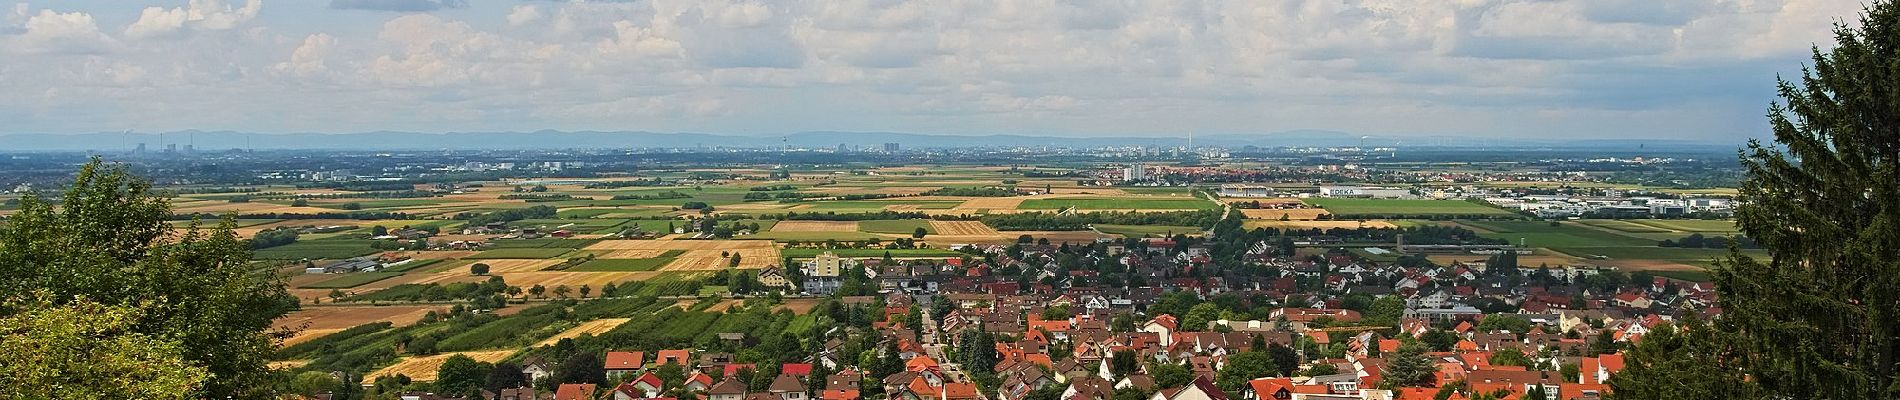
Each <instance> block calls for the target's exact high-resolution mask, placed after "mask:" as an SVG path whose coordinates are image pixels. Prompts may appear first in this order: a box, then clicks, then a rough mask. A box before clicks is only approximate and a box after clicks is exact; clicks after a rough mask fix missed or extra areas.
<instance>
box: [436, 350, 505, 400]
mask: <svg viewBox="0 0 1900 400" xmlns="http://www.w3.org/2000/svg"><path fill="white" fill-rule="evenodd" d="M492 369H494V366H493V365H489V364H488V363H485V362H480V361H475V359H473V358H469V357H468V356H465V355H461V354H456V355H453V356H449V359H448V360H444V361H442V366H440V367H436V374H435V390H436V392H437V393H441V394H443V395H448V396H463V397H466V396H472V395H476V394H481V389H482V387H483V386H486V383H487V382H486V380H487V379H488V373H489V372H491V370H492Z"/></svg>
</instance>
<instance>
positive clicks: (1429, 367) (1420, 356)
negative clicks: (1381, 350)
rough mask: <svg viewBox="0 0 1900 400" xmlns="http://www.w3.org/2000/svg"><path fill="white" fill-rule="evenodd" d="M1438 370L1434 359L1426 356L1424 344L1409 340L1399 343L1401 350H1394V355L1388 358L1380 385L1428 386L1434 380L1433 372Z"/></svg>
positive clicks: (1383, 386) (1386, 386) (1382, 386)
mask: <svg viewBox="0 0 1900 400" xmlns="http://www.w3.org/2000/svg"><path fill="white" fill-rule="evenodd" d="M1437 370H1438V366H1436V365H1433V364H1432V360H1431V359H1430V358H1426V357H1425V345H1424V344H1420V343H1418V342H1408V343H1405V344H1403V345H1399V350H1398V351H1396V352H1393V354H1392V357H1391V358H1388V359H1387V360H1386V366H1385V377H1384V381H1382V382H1380V383H1379V386H1380V387H1381V388H1394V387H1404V386H1426V385H1429V384H1430V383H1431V382H1432V377H1433V375H1432V373H1433V372H1436V371H1437Z"/></svg>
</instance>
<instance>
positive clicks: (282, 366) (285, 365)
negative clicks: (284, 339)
mask: <svg viewBox="0 0 1900 400" xmlns="http://www.w3.org/2000/svg"><path fill="white" fill-rule="evenodd" d="M305 365H310V360H283V361H271V362H270V363H266V364H264V366H265V367H266V368H270V369H274V370H292V369H297V368H302V367H303V366H305Z"/></svg>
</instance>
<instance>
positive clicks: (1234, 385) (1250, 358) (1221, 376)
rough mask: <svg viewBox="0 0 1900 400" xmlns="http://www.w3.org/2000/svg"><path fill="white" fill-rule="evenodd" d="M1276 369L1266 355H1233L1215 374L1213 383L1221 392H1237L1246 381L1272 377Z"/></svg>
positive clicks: (1261, 353) (1241, 353)
mask: <svg viewBox="0 0 1900 400" xmlns="http://www.w3.org/2000/svg"><path fill="white" fill-rule="evenodd" d="M1276 368H1278V367H1277V366H1274V365H1273V359H1272V357H1269V356H1267V353H1264V352H1257V351H1247V352H1240V353H1234V354H1230V355H1228V356H1227V365H1226V366H1223V367H1221V369H1220V371H1219V372H1217V373H1215V375H1214V383H1215V384H1216V385H1218V386H1220V388H1221V390H1226V391H1229V392H1234V391H1239V390H1240V389H1241V388H1242V387H1244V386H1246V385H1247V381H1248V380H1252V379H1254V378H1263V377H1267V376H1269V375H1272V374H1273V373H1274V372H1273V370H1274V369H1276Z"/></svg>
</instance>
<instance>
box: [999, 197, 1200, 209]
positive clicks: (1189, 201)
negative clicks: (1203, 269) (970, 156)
mask: <svg viewBox="0 0 1900 400" xmlns="http://www.w3.org/2000/svg"><path fill="white" fill-rule="evenodd" d="M1213 206H1214V203H1211V202H1208V201H1206V200H1201V199H1194V198H1144V197H1125V198H1124V197H1075V198H1056V199H1029V200H1025V201H1023V202H1022V204H1021V205H1019V206H1017V207H1016V208H1018V209H1024V210H1060V209H1065V208H1070V207H1074V208H1075V209H1078V210H1194V209H1202V208H1209V207H1213Z"/></svg>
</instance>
